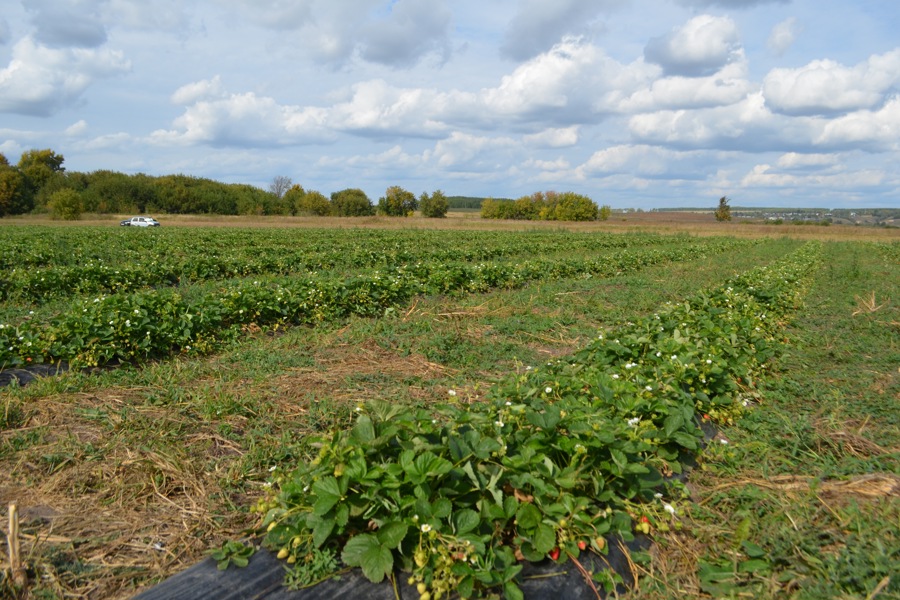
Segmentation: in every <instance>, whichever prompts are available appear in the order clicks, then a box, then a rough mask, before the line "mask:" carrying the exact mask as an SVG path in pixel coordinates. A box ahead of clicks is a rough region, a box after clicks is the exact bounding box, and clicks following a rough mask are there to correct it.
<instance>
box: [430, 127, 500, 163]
mask: <svg viewBox="0 0 900 600" xmlns="http://www.w3.org/2000/svg"><path fill="white" fill-rule="evenodd" d="M517 146H518V144H517V143H516V141H515V140H513V139H511V138H508V137H500V138H492V137H486V136H476V135H471V134H468V133H462V132H459V131H454V132H453V133H452V134H451V135H450V137H449V138H447V139H445V140H441V141H439V142H438V143H437V144H435V146H434V150H429V151H426V153H425V158H426V159H427V160H429V161H430V162H435V163H436V164H437V165H439V166H441V167H444V168H449V169H454V170H466V171H472V170H476V171H485V170H496V169H497V168H498V166H499V165H502V164H503V163H504V161H503V160H502V159H501V157H500V156H499V155H498V152H504V151H506V152H508V151H509V150H510V149H514V148H516V147H517Z"/></svg>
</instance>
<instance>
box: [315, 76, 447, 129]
mask: <svg viewBox="0 0 900 600" xmlns="http://www.w3.org/2000/svg"><path fill="white" fill-rule="evenodd" d="M352 89H353V94H352V96H351V98H350V99H349V100H348V101H346V102H341V103H337V104H335V105H334V106H332V107H331V109H330V110H329V118H328V122H329V125H330V126H331V127H333V128H335V129H339V130H344V131H349V132H353V133H357V134H360V135H385V134H387V135H390V136H399V135H403V136H413V137H436V136H438V135H440V134H442V133H444V132H445V131H446V130H447V125H446V124H445V123H444V122H443V121H442V120H441V114H440V113H441V108H442V107H443V106H446V105H447V104H448V103H449V101H448V95H447V94H445V93H438V92H436V91H434V90H424V89H416V88H398V87H394V86H391V85H389V84H388V83H387V82H385V81H384V80H382V79H376V80H372V81H363V82H360V83H357V84H355V85H354V86H352Z"/></svg>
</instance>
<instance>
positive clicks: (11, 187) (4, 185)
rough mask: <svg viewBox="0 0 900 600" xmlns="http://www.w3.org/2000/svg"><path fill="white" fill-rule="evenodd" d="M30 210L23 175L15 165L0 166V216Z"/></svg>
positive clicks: (18, 213)
mask: <svg viewBox="0 0 900 600" xmlns="http://www.w3.org/2000/svg"><path fill="white" fill-rule="evenodd" d="M29 210H31V206H30V205H29V204H28V203H27V198H26V193H25V177H24V176H23V175H22V173H20V172H19V170H18V169H16V168H15V167H8V166H0V217H5V216H6V215H20V214H22V213H25V212H28V211H29Z"/></svg>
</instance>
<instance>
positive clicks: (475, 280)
mask: <svg viewBox="0 0 900 600" xmlns="http://www.w3.org/2000/svg"><path fill="white" fill-rule="evenodd" d="M749 243H752V242H748V241H739V240H705V241H702V242H697V243H695V244H693V245H690V246H683V247H676V248H671V249H668V250H663V249H652V248H651V249H643V250H625V251H620V252H616V253H613V254H611V255H608V256H602V257H598V258H594V259H580V260H579V259H566V260H555V261H554V260H546V259H545V260H539V259H536V260H528V261H523V262H520V263H484V264H474V265H472V264H462V263H460V264H449V265H443V264H438V263H417V264H414V265H409V266H401V267H395V268H391V269H385V270H384V271H383V272H382V271H374V272H372V273H371V274H367V275H362V276H357V277H353V278H349V279H343V278H329V277H324V276H308V277H305V278H268V279H262V280H260V281H254V282H250V281H237V282H229V283H228V285H227V287H225V288H224V289H223V290H221V291H217V292H215V293H213V294H209V295H206V296H203V297H201V298H198V299H193V300H186V299H185V298H184V297H183V296H182V295H180V294H178V293H177V292H175V291H174V290H170V289H162V290H148V291H143V292H136V293H131V294H127V293H121V294H114V295H110V296H99V297H96V298H93V299H87V300H81V301H79V302H76V303H73V304H72V306H71V307H70V308H69V309H68V310H66V311H64V312H63V313H61V314H60V315H58V316H57V317H55V318H53V319H52V320H51V321H50V322H49V323H48V324H46V325H42V324H39V323H36V322H35V321H33V320H29V319H26V320H24V321H22V322H20V323H18V324H17V325H7V324H0V365H6V366H9V365H19V364H23V363H25V364H27V363H36V362H56V361H59V360H65V361H70V362H71V363H73V364H74V365H102V364H106V363H108V362H111V361H124V362H134V361H142V360H145V359H148V358H153V357H163V356H167V355H169V354H171V353H172V352H178V351H194V352H198V351H206V350H209V349H210V348H211V347H212V346H214V345H215V344H216V343H217V342H218V341H219V340H220V339H221V338H222V337H223V335H228V332H229V331H230V330H231V329H232V328H234V327H240V326H242V325H248V324H250V323H254V324H256V325H259V326H273V325H276V324H278V325H280V324H289V325H312V324H315V323H318V322H320V321H322V320H332V319H340V318H344V317H348V316H350V315H360V316H376V315H380V314H383V313H384V311H385V310H386V309H387V308H390V307H396V306H399V305H401V304H403V303H405V302H408V301H409V300H410V299H411V298H412V297H413V296H415V295H418V294H442V293H449V292H462V293H470V292H481V291H486V290H488V289H491V288H496V287H506V288H512V287H517V286H520V285H523V284H525V283H527V282H529V281H539V280H547V279H558V278H566V277H578V276H582V277H586V276H602V277H609V276H615V275H618V274H622V273H627V272H631V271H634V270H637V269H640V268H643V267H645V266H647V265H651V264H658V263H664V262H668V261H684V260H690V259H693V258H698V257H701V256H706V255H709V254H712V253H716V252H721V251H724V250H726V249H728V248H733V247H735V246H740V245H743V244H749Z"/></svg>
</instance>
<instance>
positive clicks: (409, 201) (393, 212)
mask: <svg viewBox="0 0 900 600" xmlns="http://www.w3.org/2000/svg"><path fill="white" fill-rule="evenodd" d="M418 206H419V203H418V202H417V201H416V196H415V194H413V193H412V192H410V191H407V190H404V189H403V188H402V187H400V186H399V185H392V186H390V187H389V188H388V189H387V191H385V193H384V196H383V197H381V198H379V199H378V214H382V215H387V216H389V217H406V216H409V215H411V214H412V213H413V212H415V210H416V208H418Z"/></svg>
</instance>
